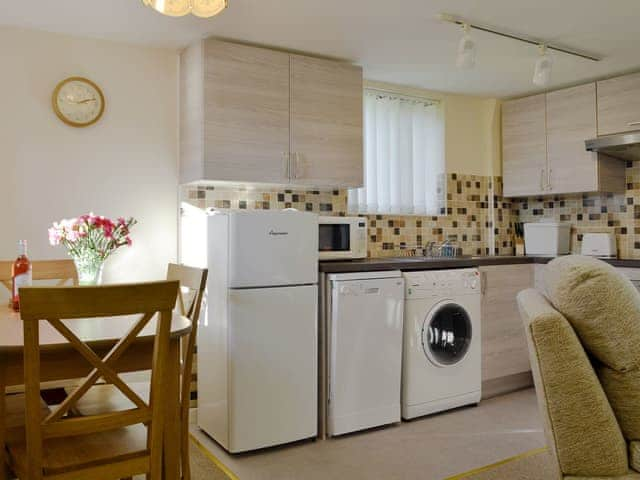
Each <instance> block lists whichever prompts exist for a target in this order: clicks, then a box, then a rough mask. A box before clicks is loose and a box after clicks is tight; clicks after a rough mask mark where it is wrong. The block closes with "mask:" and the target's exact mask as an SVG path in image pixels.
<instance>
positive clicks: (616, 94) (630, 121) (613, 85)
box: [598, 73, 640, 135]
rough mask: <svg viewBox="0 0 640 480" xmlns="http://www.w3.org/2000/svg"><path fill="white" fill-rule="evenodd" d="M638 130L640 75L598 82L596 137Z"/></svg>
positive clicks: (639, 126) (639, 127) (639, 124)
mask: <svg viewBox="0 0 640 480" xmlns="http://www.w3.org/2000/svg"><path fill="white" fill-rule="evenodd" d="M634 130H640V73H634V74H631V75H624V76H622V77H616V78H610V79H608V80H602V81H600V82H598V135H611V134H614V133H624V132H631V131H634Z"/></svg>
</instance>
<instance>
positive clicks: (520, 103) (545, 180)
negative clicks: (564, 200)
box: [502, 83, 625, 197]
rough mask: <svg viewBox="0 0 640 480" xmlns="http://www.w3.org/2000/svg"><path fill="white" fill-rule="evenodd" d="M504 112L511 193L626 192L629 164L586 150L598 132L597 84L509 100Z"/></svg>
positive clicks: (507, 182) (505, 159)
mask: <svg viewBox="0 0 640 480" xmlns="http://www.w3.org/2000/svg"><path fill="white" fill-rule="evenodd" d="M502 116H503V119H502V120H503V131H502V145H503V152H502V154H503V178H504V195H505V196H506V197H518V196H529V195H554V194H565V193H583V192H595V191H602V192H621V191H624V188H625V178H624V177H625V171H624V169H625V164H624V162H623V161H621V160H618V159H613V158H611V157H608V156H606V155H602V154H596V153H591V152H587V151H586V149H585V143H584V142H585V140H587V139H590V138H594V137H595V136H596V133H597V116H596V85H595V83H590V84H587V85H580V86H578V87H572V88H567V89H564V90H558V91H555V92H550V93H548V94H542V95H535V96H532V97H526V98H521V99H518V100H512V101H508V102H505V103H504V105H503V110H502Z"/></svg>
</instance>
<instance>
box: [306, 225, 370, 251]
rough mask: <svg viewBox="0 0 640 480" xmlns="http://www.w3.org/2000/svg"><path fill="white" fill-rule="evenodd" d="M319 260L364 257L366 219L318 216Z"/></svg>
mask: <svg viewBox="0 0 640 480" xmlns="http://www.w3.org/2000/svg"><path fill="white" fill-rule="evenodd" d="M318 235H319V241H318V248H319V249H320V260H331V259H335V260H340V259H354V258H365V257H366V256H367V219H366V218H364V217H320V218H319V220H318Z"/></svg>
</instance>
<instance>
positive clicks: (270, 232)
mask: <svg viewBox="0 0 640 480" xmlns="http://www.w3.org/2000/svg"><path fill="white" fill-rule="evenodd" d="M269 235H271V236H273V237H281V236H282V235H289V232H278V231H277V230H273V229H271V230H269Z"/></svg>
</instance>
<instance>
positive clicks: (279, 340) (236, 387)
mask: <svg viewBox="0 0 640 480" xmlns="http://www.w3.org/2000/svg"><path fill="white" fill-rule="evenodd" d="M317 295H318V289H317V287H316V286H315V285H312V286H302V287H279V288H261V289H243V290H230V292H229V334H228V335H229V376H228V385H229V407H228V408H229V451H231V452H243V451H247V450H254V449H257V448H263V447H269V446H272V445H280V444H283V443H288V442H293V441H295V440H301V439H304V438H309V437H315V436H316V433H317V412H318V397H317V392H318V377H317V371H318V370H317V298H318V297H317ZM201 374H202V372H201Z"/></svg>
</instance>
